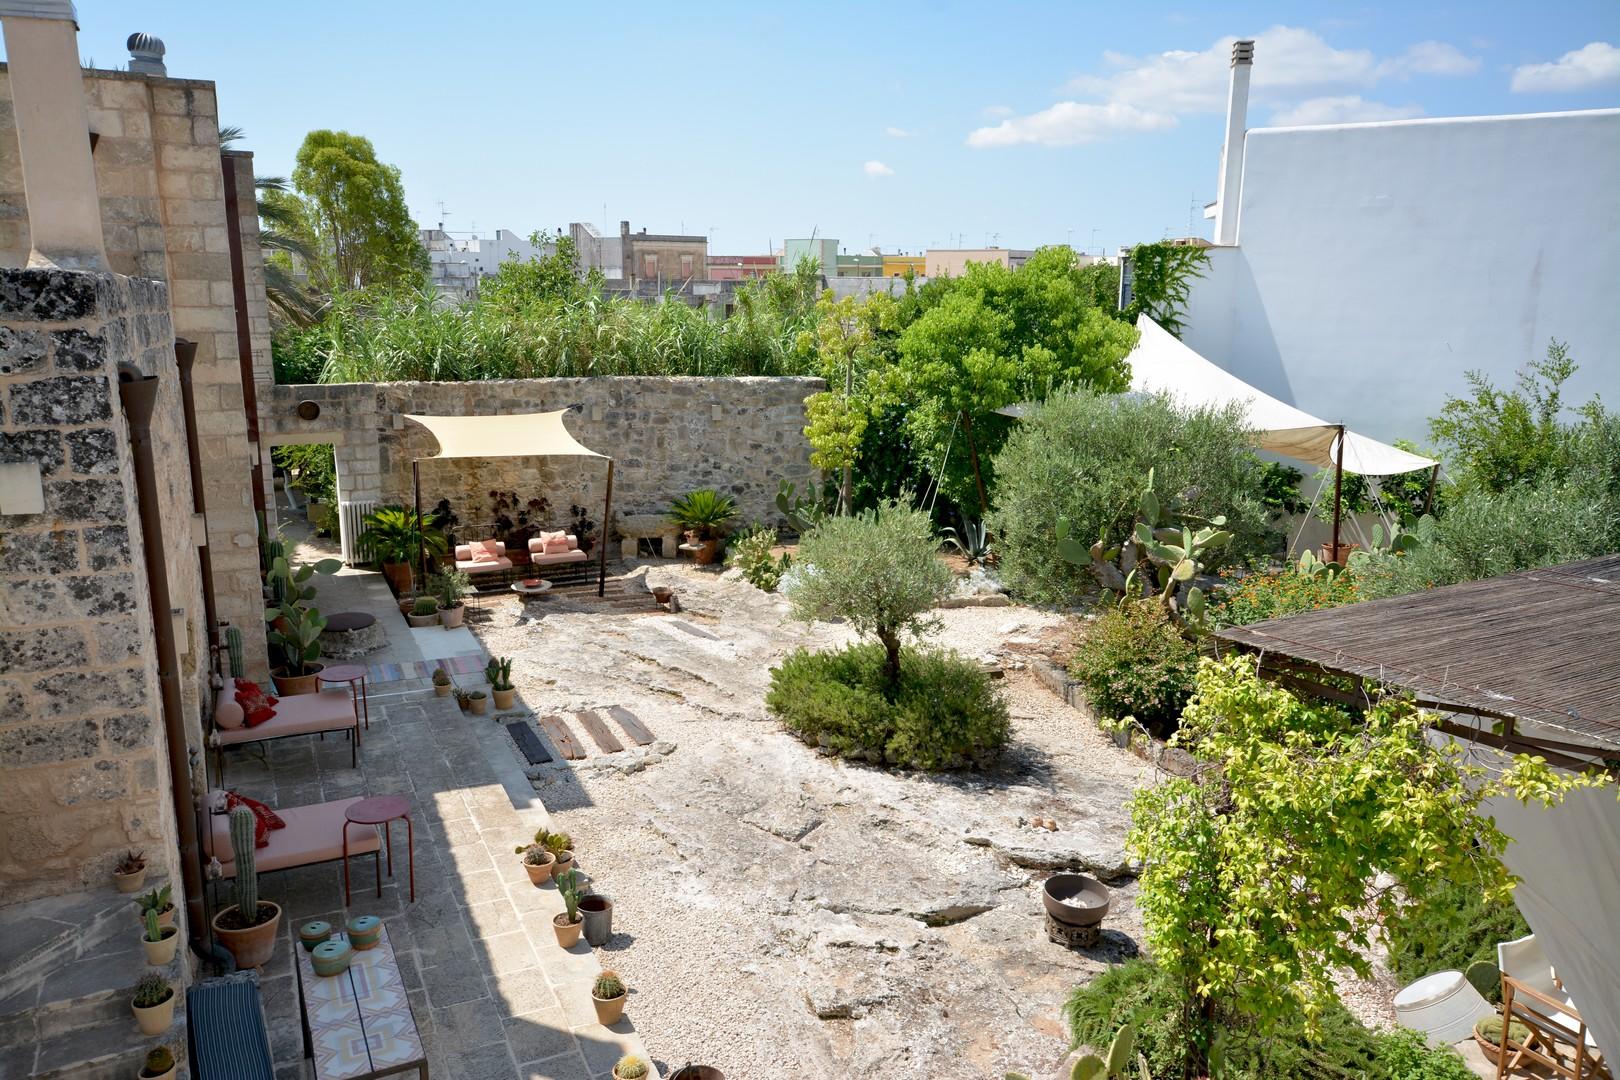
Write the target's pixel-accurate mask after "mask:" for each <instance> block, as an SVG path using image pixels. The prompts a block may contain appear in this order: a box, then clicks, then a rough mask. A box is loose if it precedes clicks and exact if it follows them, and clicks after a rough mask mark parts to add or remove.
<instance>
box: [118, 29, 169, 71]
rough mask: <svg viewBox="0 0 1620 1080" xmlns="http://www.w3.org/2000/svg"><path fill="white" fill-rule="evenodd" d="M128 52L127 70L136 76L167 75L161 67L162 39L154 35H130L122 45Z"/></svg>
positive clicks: (165, 69)
mask: <svg viewBox="0 0 1620 1080" xmlns="http://www.w3.org/2000/svg"><path fill="white" fill-rule="evenodd" d="M124 47H125V48H127V49H128V50H129V70H130V71H132V72H134V73H136V74H137V75H167V74H168V73H169V70H168V68H166V67H164V66H163V53H164V51H165V50H164V48H163V39H162V38H160V37H158V36H157V35H155V34H131V35H129V40H128V41H126V42H125V43H124Z"/></svg>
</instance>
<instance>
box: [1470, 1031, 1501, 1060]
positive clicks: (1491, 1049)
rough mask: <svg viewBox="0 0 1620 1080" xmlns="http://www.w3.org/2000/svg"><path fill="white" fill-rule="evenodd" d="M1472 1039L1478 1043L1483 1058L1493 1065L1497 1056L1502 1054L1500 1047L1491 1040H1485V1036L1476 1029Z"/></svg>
mask: <svg viewBox="0 0 1620 1080" xmlns="http://www.w3.org/2000/svg"><path fill="white" fill-rule="evenodd" d="M1474 1041H1475V1042H1477V1043H1479V1052H1480V1053H1482V1054H1484V1055H1485V1060H1486V1061H1488V1062H1490V1063H1491V1064H1492V1065H1495V1064H1496V1063H1497V1058H1499V1057H1500V1056H1501V1054H1502V1048H1501V1047H1500V1046H1497V1045H1496V1044H1495V1043H1493V1042H1488V1041H1486V1039H1485V1036H1483V1035H1481V1034H1480V1033H1479V1032H1478V1031H1475V1032H1474Z"/></svg>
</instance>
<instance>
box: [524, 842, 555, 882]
mask: <svg viewBox="0 0 1620 1080" xmlns="http://www.w3.org/2000/svg"><path fill="white" fill-rule="evenodd" d="M514 850H516V852H517V853H518V854H519V855H521V856H523V869H524V870H525V871H527V872H528V875H529V883H530V884H532V885H534V886H535V887H537V888H538V887H539V886H541V885H543V884H545V883H546V882H548V881H550V880H551V864H552V863H554V862H556V861H557V860H556V858H555V856H553V855H552V854H551V852H549V851H547V850H546V849H545V847H543V846H542V845H540V844H524V845H522V846H520V847H518V848H516V849H514Z"/></svg>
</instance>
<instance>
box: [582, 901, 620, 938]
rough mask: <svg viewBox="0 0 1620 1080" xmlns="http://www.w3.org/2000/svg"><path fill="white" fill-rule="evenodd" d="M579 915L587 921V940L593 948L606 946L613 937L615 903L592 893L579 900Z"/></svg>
mask: <svg viewBox="0 0 1620 1080" xmlns="http://www.w3.org/2000/svg"><path fill="white" fill-rule="evenodd" d="M579 913H580V915H581V917H583V918H584V920H585V940H586V941H588V942H590V943H591V946H592V947H593V948H600V947H601V946H603V945H606V944H607V942H608V938H610V937H612V936H613V901H612V900H609V899H608V898H607V897H605V896H602V895H601V894H599V893H590V894H588V895H586V896H582V897H580V898H579Z"/></svg>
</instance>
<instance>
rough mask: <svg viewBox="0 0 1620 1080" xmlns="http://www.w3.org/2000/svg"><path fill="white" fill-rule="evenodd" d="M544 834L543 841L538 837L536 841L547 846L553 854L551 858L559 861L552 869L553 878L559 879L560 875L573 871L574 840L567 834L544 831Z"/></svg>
mask: <svg viewBox="0 0 1620 1080" xmlns="http://www.w3.org/2000/svg"><path fill="white" fill-rule="evenodd" d="M542 833H543V834H544V837H545V838H544V839H541V838H540V837H539V836H536V837H535V839H536V840H539V841H540V843H542V844H544V845H545V846H546V850H547V851H549V852H551V857H552V858H554V859H556V860H557V861H556V863H555V865H553V867H552V870H551V876H552V877H557V876H558V875H559V874H565V873H568V872H570V871H571V870H573V868H574V841H573V838H572V837H570V836H569V835H568V834H567V833H565V832H544V830H542Z"/></svg>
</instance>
